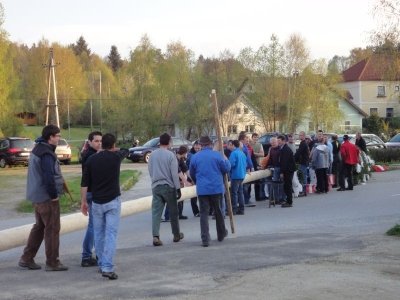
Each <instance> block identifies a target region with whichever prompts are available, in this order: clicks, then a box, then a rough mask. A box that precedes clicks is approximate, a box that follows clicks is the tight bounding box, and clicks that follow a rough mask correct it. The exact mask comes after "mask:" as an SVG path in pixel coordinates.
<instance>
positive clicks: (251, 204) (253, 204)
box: [244, 202, 256, 207]
mask: <svg viewBox="0 0 400 300" xmlns="http://www.w3.org/2000/svg"><path fill="white" fill-rule="evenodd" d="M244 206H246V207H255V206H256V204H255V203H254V202H249V203H247V204H245V205H244Z"/></svg>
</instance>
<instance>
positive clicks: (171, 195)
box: [151, 184, 180, 237]
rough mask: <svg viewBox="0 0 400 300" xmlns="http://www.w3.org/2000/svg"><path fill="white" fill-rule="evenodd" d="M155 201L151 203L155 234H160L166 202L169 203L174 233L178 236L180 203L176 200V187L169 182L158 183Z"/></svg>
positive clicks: (154, 191)
mask: <svg viewBox="0 0 400 300" xmlns="http://www.w3.org/2000/svg"><path fill="white" fill-rule="evenodd" d="M152 191H153V201H152V204H151V215H152V232H153V236H158V237H159V236H160V221H161V215H162V212H163V210H164V206H165V204H168V210H169V217H170V219H171V228H172V234H173V235H174V236H178V235H179V233H180V231H179V220H178V203H177V200H176V189H175V188H172V187H170V186H169V185H168V184H163V185H157V186H156V187H154V188H153V190H152Z"/></svg>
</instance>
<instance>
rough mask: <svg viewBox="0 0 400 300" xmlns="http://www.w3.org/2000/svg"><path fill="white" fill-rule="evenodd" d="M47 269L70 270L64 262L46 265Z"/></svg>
mask: <svg viewBox="0 0 400 300" xmlns="http://www.w3.org/2000/svg"><path fill="white" fill-rule="evenodd" d="M45 270H46V271H67V270H68V267H67V266H64V265H63V264H62V263H59V264H58V265H56V266H49V265H46V267H45Z"/></svg>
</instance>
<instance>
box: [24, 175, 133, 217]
mask: <svg viewBox="0 0 400 300" xmlns="http://www.w3.org/2000/svg"><path fill="white" fill-rule="evenodd" d="M139 176H140V172H139V171H136V170H123V171H121V173H120V176H119V182H120V184H121V189H122V190H123V191H127V190H129V189H130V188H131V187H132V186H134V185H135V183H136V182H137V181H138V180H139ZM66 181H67V185H68V188H69V191H70V192H71V195H72V199H71V197H70V196H69V195H68V194H64V195H62V196H61V197H60V210H61V213H70V212H74V211H77V210H78V209H79V208H80V206H81V176H77V177H73V178H69V179H68V180H66ZM17 211H18V212H22V213H29V212H33V206H32V203H31V202H30V201H27V200H25V201H22V202H20V203H19V205H18V207H17Z"/></svg>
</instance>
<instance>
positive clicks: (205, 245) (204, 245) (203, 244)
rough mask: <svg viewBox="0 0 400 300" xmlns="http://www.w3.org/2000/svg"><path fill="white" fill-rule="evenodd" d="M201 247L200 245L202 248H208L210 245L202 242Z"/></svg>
mask: <svg viewBox="0 0 400 300" xmlns="http://www.w3.org/2000/svg"><path fill="white" fill-rule="evenodd" d="M201 245H202V246H203V247H208V246H209V245H210V243H209V242H202V243H201Z"/></svg>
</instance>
